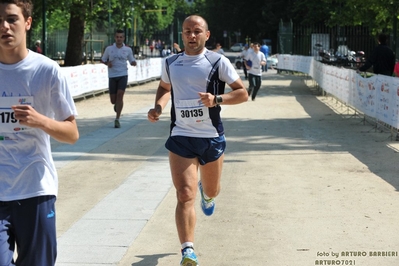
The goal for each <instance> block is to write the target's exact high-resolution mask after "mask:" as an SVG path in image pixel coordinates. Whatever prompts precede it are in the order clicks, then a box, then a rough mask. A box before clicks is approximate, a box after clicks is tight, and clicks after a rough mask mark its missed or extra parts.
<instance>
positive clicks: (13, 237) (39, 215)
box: [0, 196, 57, 266]
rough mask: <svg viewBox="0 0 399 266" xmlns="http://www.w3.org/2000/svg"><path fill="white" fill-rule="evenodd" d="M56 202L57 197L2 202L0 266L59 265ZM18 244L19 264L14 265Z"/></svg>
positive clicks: (0, 202)
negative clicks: (57, 260)
mask: <svg viewBox="0 0 399 266" xmlns="http://www.w3.org/2000/svg"><path fill="white" fill-rule="evenodd" d="M55 200H56V198H55V196H40V197H34V198H29V199H24V200H14V201H0V265H17V266H33V265H35V266H53V265H54V264H55V259H56V257H57V235H56V224H55V207H54V206H55ZM15 243H17V248H18V257H17V260H16V262H14V261H13V255H14V250H15ZM14 263H15V264H14Z"/></svg>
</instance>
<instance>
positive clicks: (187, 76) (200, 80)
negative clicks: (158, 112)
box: [161, 49, 239, 138]
mask: <svg viewBox="0 0 399 266" xmlns="http://www.w3.org/2000/svg"><path fill="white" fill-rule="evenodd" d="M205 53H214V52H211V51H208V50H207V49H204V52H203V53H201V54H199V55H187V54H185V53H182V54H179V55H177V56H178V58H177V59H176V60H175V61H173V62H172V63H171V65H170V66H169V70H170V79H169V75H168V72H167V69H166V64H165V65H164V66H163V68H162V77H161V79H162V80H163V81H164V82H166V83H168V84H169V83H170V84H171V85H172V95H173V97H172V101H173V103H172V109H173V108H174V109H173V111H174V113H175V114H176V116H175V118H173V116H172V125H173V128H172V132H171V135H172V136H188V137H198V138H214V137H218V136H219V135H220V134H221V132H220V129H221V128H222V125H221V119H220V115H219V114H220V109H216V108H214V107H212V108H208V107H205V106H203V104H202V102H201V101H200V97H199V95H198V93H199V92H204V93H205V92H210V93H212V94H214V95H218V94H223V93H224V89H223V91H221V90H219V87H218V84H219V83H220V82H219V81H218V80H216V81H215V82H214V83H212V86H209V85H208V81H209V80H212V77H213V76H214V75H212V77H210V72H211V70H212V65H211V64H210V62H209V60H208V59H207V58H206V57H205ZM217 71H218V72H217V74H218V78H219V80H220V81H222V82H225V83H227V84H231V83H233V82H234V81H236V80H237V79H239V76H238V74H237V71H236V70H235V68H234V67H233V65H232V64H231V62H230V60H229V59H227V58H226V57H225V56H223V55H222V56H220V64H219V67H218V69H217ZM210 109H212V110H210ZM210 113H213V115H210ZM215 125H217V126H215ZM219 126H220V127H219Z"/></svg>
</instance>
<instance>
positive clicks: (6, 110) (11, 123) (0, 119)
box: [0, 96, 33, 134]
mask: <svg viewBox="0 0 399 266" xmlns="http://www.w3.org/2000/svg"><path fill="white" fill-rule="evenodd" d="M22 104H25V105H31V106H33V97H32V96H21V97H0V134H1V133H17V132H20V131H22V130H29V129H30V127H25V126H21V125H20V124H19V122H18V120H17V119H15V115H14V110H13V109H11V106H12V105H22Z"/></svg>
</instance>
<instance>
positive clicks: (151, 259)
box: [131, 253, 176, 266]
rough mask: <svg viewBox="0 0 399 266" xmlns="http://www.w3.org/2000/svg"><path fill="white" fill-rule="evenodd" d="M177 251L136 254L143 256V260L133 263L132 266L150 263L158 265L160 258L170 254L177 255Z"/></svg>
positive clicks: (146, 265) (144, 265)
mask: <svg viewBox="0 0 399 266" xmlns="http://www.w3.org/2000/svg"><path fill="white" fill-rule="evenodd" d="M175 255H176V253H165V254H154V255H141V256H136V257H137V258H142V259H143V260H142V261H139V262H135V263H132V264H131V266H148V265H158V260H159V259H161V258H164V257H168V256H175Z"/></svg>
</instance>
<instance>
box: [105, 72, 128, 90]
mask: <svg viewBox="0 0 399 266" xmlns="http://www.w3.org/2000/svg"><path fill="white" fill-rule="evenodd" d="M126 87H127V76H122V77H115V78H109V80H108V89H109V94H116V92H117V91H118V90H123V91H124V90H126Z"/></svg>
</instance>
